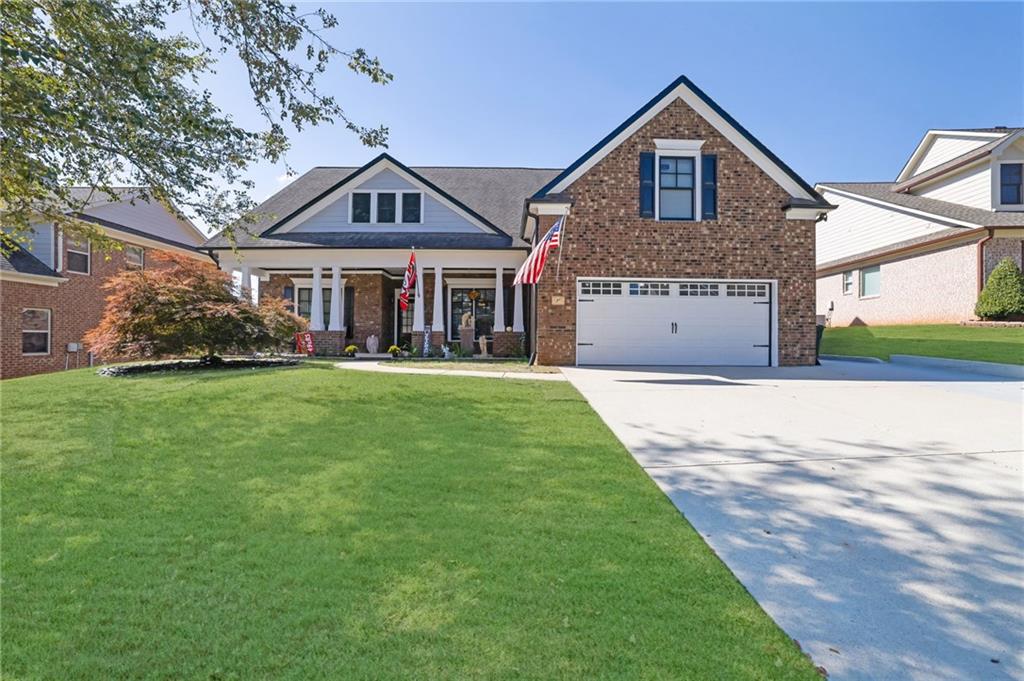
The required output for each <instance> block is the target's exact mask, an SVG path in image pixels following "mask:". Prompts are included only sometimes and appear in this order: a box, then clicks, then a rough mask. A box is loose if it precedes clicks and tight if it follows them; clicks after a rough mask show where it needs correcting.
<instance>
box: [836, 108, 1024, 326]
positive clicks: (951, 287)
mask: <svg viewBox="0 0 1024 681" xmlns="http://www.w3.org/2000/svg"><path fill="white" fill-rule="evenodd" d="M1022 177H1024V129H1022V128H982V129H971V130H929V131H928V133H927V134H926V135H925V136H924V139H923V140H921V143H920V144H919V145H918V146H917V149H916V150H915V151H914V153H913V155H912V156H911V157H910V160H909V161H907V164H906V165H905V166H904V167H903V170H902V171H901V172H900V174H899V176H898V177H897V178H896V181H895V182H823V183H820V184H818V185H817V187H816V188H817V189H818V191H819V192H821V194H822V195H823V196H824V197H825V198H826V199H827V200H828V201H829V202H830V203H833V204H835V205H837V206H838V208H837V209H836V210H835V211H833V212H832V213H831V214H829V216H828V219H827V220H826V221H824V222H821V223H819V224H818V234H817V238H818V246H817V270H818V272H817V274H818V285H817V311H818V314H821V315H831V323H832V325H834V326H847V325H851V324H924V323H941V322H961V321H965V320H969V319H971V318H973V317H974V304H975V302H976V301H977V299H978V293H979V292H980V291H981V288H982V286H983V285H984V283H985V280H986V279H987V277H988V275H989V274H990V273H991V272H992V269H993V268H994V267H995V265H996V264H997V263H998V262H999V261H1000V260H1001V259H1003V258H1011V259H1013V260H1014V261H1015V262H1016V263H1017V264H1018V265H1022V264H1024V263H1022V258H1024V188H1022Z"/></svg>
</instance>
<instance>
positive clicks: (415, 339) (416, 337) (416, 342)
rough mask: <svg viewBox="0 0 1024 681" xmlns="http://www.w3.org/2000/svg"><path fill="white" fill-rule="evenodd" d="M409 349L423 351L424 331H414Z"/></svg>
mask: <svg viewBox="0 0 1024 681" xmlns="http://www.w3.org/2000/svg"><path fill="white" fill-rule="evenodd" d="M409 349H410V350H415V351H416V352H422V351H423V332H422V331H413V332H412V340H411V341H410V342H409Z"/></svg>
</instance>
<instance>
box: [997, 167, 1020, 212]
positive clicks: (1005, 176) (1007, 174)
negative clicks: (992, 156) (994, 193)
mask: <svg viewBox="0 0 1024 681" xmlns="http://www.w3.org/2000/svg"><path fill="white" fill-rule="evenodd" d="M999 203H1001V204H1003V205H1004V206H1019V205H1020V204H1022V203H1024V163H1003V164H1002V165H1000V166H999Z"/></svg>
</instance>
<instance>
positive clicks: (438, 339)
mask: <svg viewBox="0 0 1024 681" xmlns="http://www.w3.org/2000/svg"><path fill="white" fill-rule="evenodd" d="M446 342H447V341H446V340H445V336H444V331H431V332H430V349H431V351H433V352H435V353H437V354H438V355H440V354H441V346H442V345H444V344H445V343H446Z"/></svg>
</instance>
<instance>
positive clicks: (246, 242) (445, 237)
mask: <svg viewBox="0 0 1024 681" xmlns="http://www.w3.org/2000/svg"><path fill="white" fill-rule="evenodd" d="M357 170H359V168H357V167H349V166H342V167H337V166H330V167H324V166H321V167H316V168H313V169H312V170H310V171H309V172H307V173H305V174H303V175H301V176H299V177H298V178H296V179H295V180H294V181H293V182H292V183H291V184H289V185H288V186H286V187H284V188H283V189H281V191H279V192H277V193H276V194H274V195H273V196H271V197H270V198H269V199H267V200H266V201H264V202H263V203H262V204H260V205H259V207H258V208H257V209H256V212H257V213H258V219H257V220H256V222H254V223H252V224H250V225H247V226H246V228H245V233H243V232H242V231H241V230H239V232H238V234H237V235H236V236H237V240H238V241H237V243H238V246H239V247H242V248H245V247H250V248H251V247H263V248H266V247H293V248H294V247H300V246H321V247H337V248H404V247H408V246H411V245H417V247H421V248H510V247H511V248H516V247H526V246H527V244H526V243H525V242H524V241H522V240H521V239H520V238H519V236H518V232H519V224H520V222H521V220H522V216H523V203H524V201H525V200H526V199H527V198H528V197H530V196H531V195H533V193H534V192H536V191H537V190H538V189H540V188H541V187H543V186H544V185H545V184H546V183H547V182H549V181H551V179H552V178H554V177H555V176H556V175H557V174H558V173H559V172H560V170H558V169H554V168H460V167H439V166H412V167H410V170H412V171H414V172H415V173H417V174H419V175H420V176H422V177H423V178H424V179H425V180H427V181H429V182H431V183H433V184H435V185H436V186H437V187H438V188H440V189H442V190H443V191H445V192H447V193H448V194H450V195H451V196H452V197H454V198H455V199H458V200H459V201H461V202H462V203H464V204H465V205H466V206H467V207H469V208H470V209H471V210H473V211H475V212H476V213H478V214H479V215H480V216H481V217H483V218H484V219H486V220H487V221H488V222H490V223H491V224H493V225H494V226H495V227H497V228H498V229H500V230H501V231H502V232H503V233H504V234H503V235H494V234H472V233H454V232H453V233H447V234H446V233H433V234H423V233H409V232H395V233H393V234H380V233H372V234H371V233H366V232H319V233H308V232H307V233H302V232H288V233H285V234H270V235H267V236H266V237H259V236H258V235H260V234H262V233H263V232H265V231H266V230H268V229H270V228H271V227H273V226H274V225H275V224H276V223H277V222H279V221H280V220H281V219H282V218H285V217H287V216H288V215H291V214H292V213H293V212H295V211H296V210H298V209H300V208H302V207H303V206H305V205H306V204H307V203H309V202H310V201H313V200H314V199H316V198H317V197H318V196H320V195H321V194H323V193H324V192H325V191H327V190H328V189H330V188H331V187H333V186H334V185H336V184H337V183H339V182H341V181H342V180H344V179H345V178H346V177H348V176H349V175H351V174H352V173H354V172H355V171H357ZM412 242H416V243H412ZM392 243H394V244H395V245H394V246H390V245H387V244H392ZM435 244H437V245H435ZM442 244H443V245H442ZM469 244H474V245H469ZM229 246H230V243H229V241H228V239H227V238H225V237H224V236H222V235H221V234H218V235H217V236H214V237H213V238H211V239H210V240H209V241H207V242H206V244H204V246H203V247H204V248H228V247H229Z"/></svg>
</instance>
